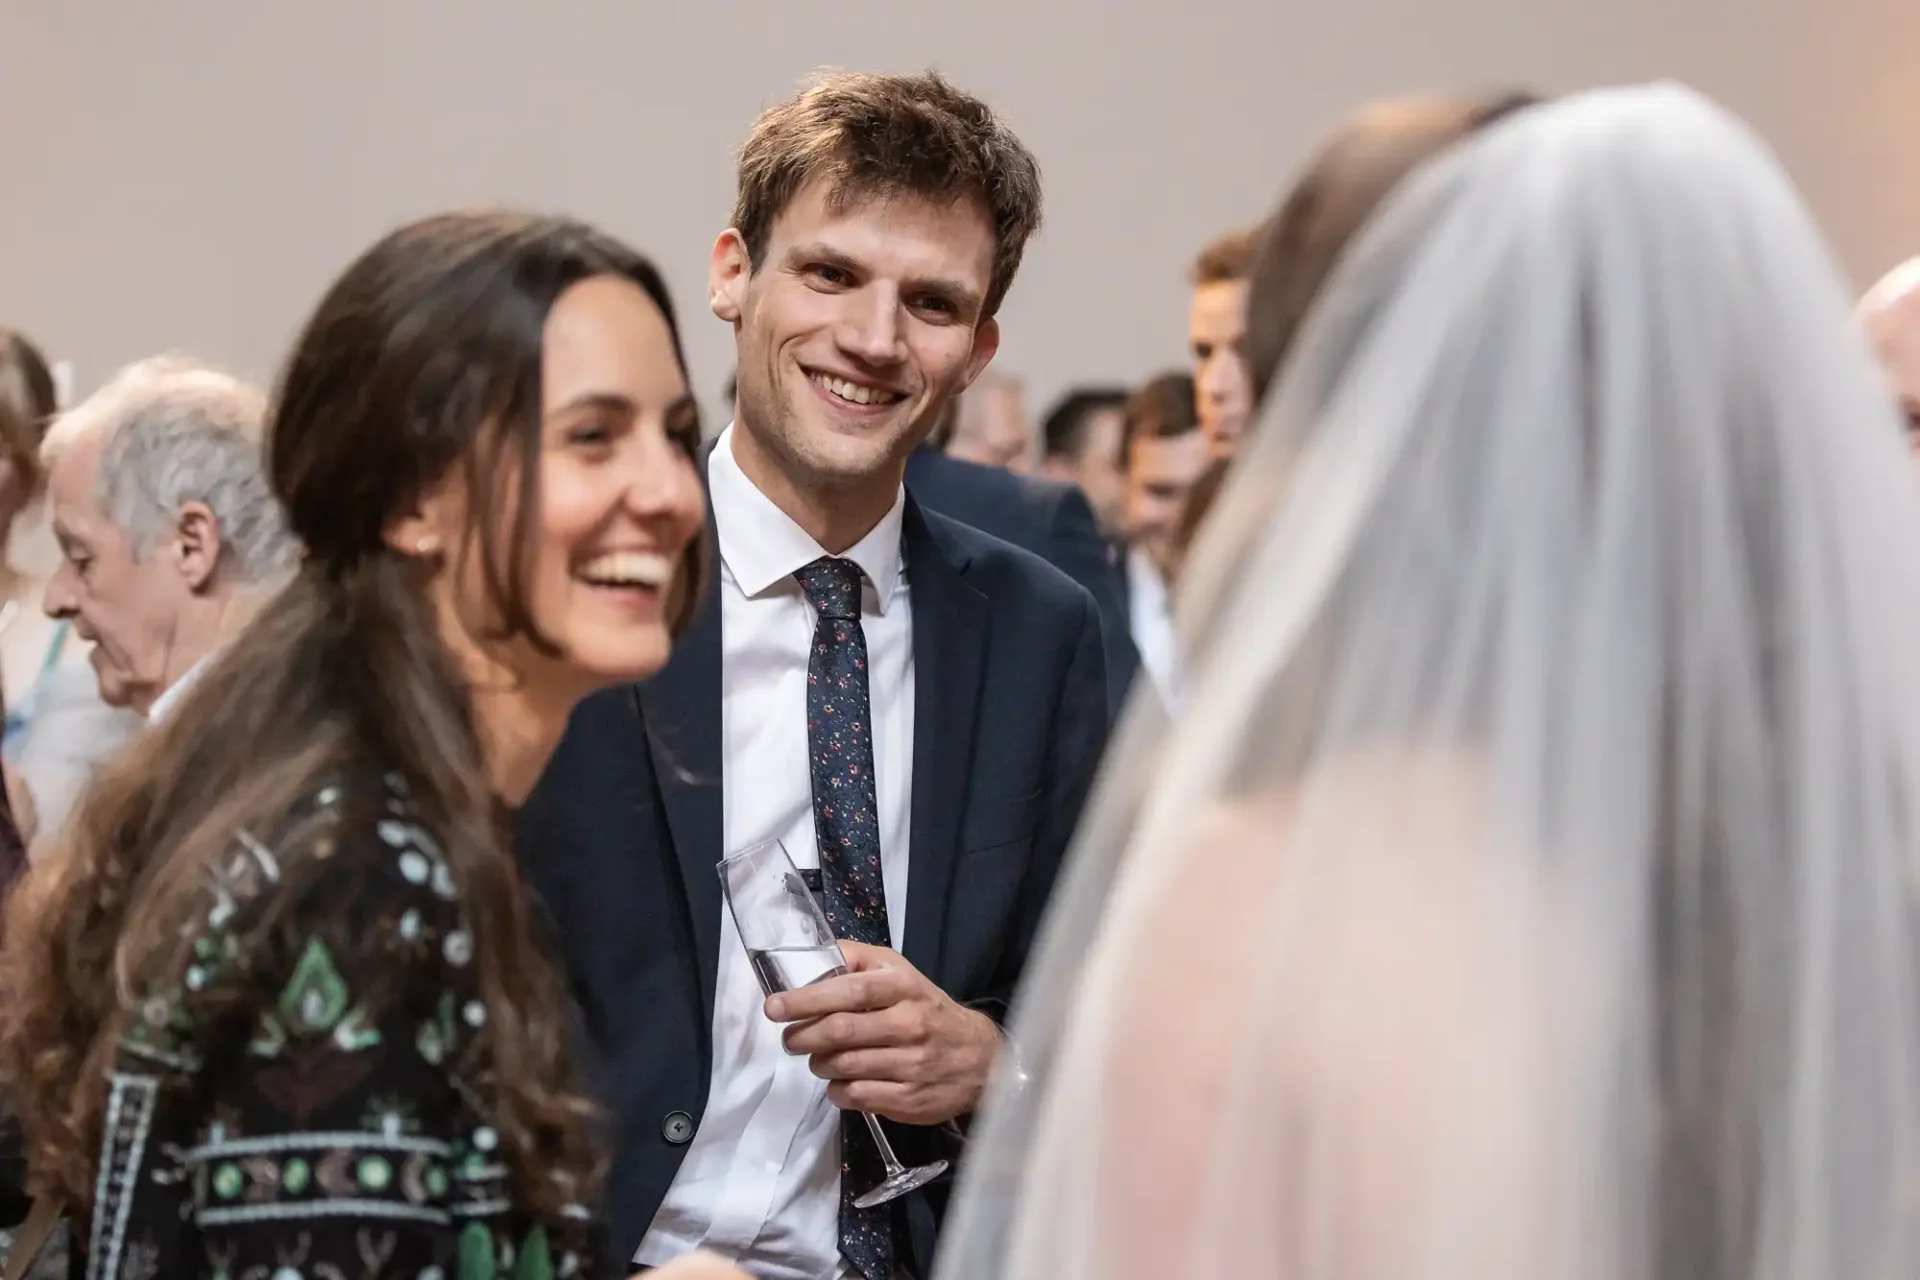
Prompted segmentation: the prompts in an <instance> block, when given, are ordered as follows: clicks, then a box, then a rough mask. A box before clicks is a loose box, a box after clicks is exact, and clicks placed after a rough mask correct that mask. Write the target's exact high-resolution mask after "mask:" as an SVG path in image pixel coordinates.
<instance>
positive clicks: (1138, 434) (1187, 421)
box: [1120, 371, 1200, 470]
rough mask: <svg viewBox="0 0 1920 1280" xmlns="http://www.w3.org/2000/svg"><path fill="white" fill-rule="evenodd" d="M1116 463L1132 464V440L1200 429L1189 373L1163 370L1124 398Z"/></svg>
mask: <svg viewBox="0 0 1920 1280" xmlns="http://www.w3.org/2000/svg"><path fill="white" fill-rule="evenodd" d="M1120 412H1121V420H1122V423H1123V424H1124V425H1123V426H1122V427H1121V434H1120V466H1121V468H1122V469H1123V470H1124V469H1125V468H1127V467H1129V466H1132V465H1133V444H1134V441H1136V440H1165V439H1169V438H1171V437H1173V436H1183V435H1186V434H1187V433H1188V432H1189V431H1198V430H1199V429H1200V409H1199V405H1198V403H1197V402H1196V400H1195V397H1194V388H1193V375H1192V374H1190V373H1186V372H1181V371H1176V372H1173V373H1163V374H1161V375H1160V376H1159V377H1157V378H1155V379H1154V380H1153V381H1151V382H1149V383H1147V385H1146V386H1144V387H1141V388H1140V389H1139V390H1138V391H1136V392H1134V393H1133V394H1132V395H1131V396H1128V397H1127V404H1126V407H1125V408H1124V409H1122V410H1121V411H1120Z"/></svg>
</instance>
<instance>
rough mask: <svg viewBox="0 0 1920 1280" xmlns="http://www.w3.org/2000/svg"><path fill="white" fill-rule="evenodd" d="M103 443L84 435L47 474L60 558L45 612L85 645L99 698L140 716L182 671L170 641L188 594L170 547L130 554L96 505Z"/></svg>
mask: <svg viewBox="0 0 1920 1280" xmlns="http://www.w3.org/2000/svg"><path fill="white" fill-rule="evenodd" d="M102 443H103V438H102V436H101V435H100V433H98V432H92V433H89V434H88V435H86V436H83V437H81V438H80V439H78V440H76V441H74V442H73V443H72V445H71V446H70V447H69V448H67V449H65V450H63V451H61V453H60V454H59V455H58V456H57V457H56V458H55V459H54V460H53V465H52V466H51V467H50V468H49V469H48V472H47V503H48V506H49V507H50V508H51V511H52V524H53V536H54V537H55V539H57V540H58V542H59V544H60V552H61V558H60V567H59V569H58V571H56V572H55V573H54V575H53V577H52V579H51V580H50V581H49V582H48V583H47V590H46V606H45V607H46V611H47V613H48V614H49V615H51V616H53V617H55V618H68V619H71V620H72V621H73V627H74V630H75V631H76V632H78V633H79V636H80V638H81V639H82V640H85V641H87V642H88V643H89V644H90V645H91V646H92V648H91V650H90V651H89V657H90V658H91V659H92V662H93V672H94V676H95V677H96V678H97V679H98V681H99V684H100V698H101V700H102V701H104V702H105V703H106V704H107V705H108V706H113V707H132V708H134V709H135V710H137V711H139V712H140V713H141V714H143V715H144V714H145V713H146V711H147V709H148V708H149V707H150V706H152V705H153V702H154V699H156V698H158V697H159V696H160V694H161V693H162V692H164V691H165V690H166V688H167V687H168V686H169V685H171V684H172V683H173V681H174V680H176V679H178V678H179V676H180V674H181V671H180V667H181V663H180V662H179V661H178V660H177V659H176V655H175V653H174V641H175V638H176V633H177V631H178V629H179V622H180V614H181V610H182V608H183V607H184V605H185V603H186V602H187V601H188V600H189V599H190V598H191V596H192V590H191V588H190V586H189V585H188V583H187V581H186V580H185V579H184V578H183V577H182V575H181V574H180V573H179V572H178V566H177V559H178V558H177V557H175V556H172V555H170V554H168V550H169V548H167V547H162V546H157V547H154V548H151V549H150V550H149V551H148V553H147V554H145V555H142V556H138V557H136V556H135V555H134V553H133V551H134V548H133V543H132V542H131V541H130V540H129V538H128V537H127V535H126V533H125V531H124V530H122V529H121V528H120V527H119V526H118V525H117V524H115V523H114V522H113V520H112V518H111V517H109V516H108V514H107V513H106V511H105V510H104V509H103V508H102V507H101V505H100V493H99V484H98V481H97V476H98V475H99V465H100V453H101V445H102Z"/></svg>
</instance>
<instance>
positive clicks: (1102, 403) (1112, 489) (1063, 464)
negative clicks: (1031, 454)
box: [1040, 387, 1127, 539]
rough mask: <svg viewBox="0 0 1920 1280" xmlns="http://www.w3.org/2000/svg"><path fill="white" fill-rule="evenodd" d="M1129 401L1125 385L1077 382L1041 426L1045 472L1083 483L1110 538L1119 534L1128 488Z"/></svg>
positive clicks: (1081, 486) (1065, 481) (1082, 488)
mask: <svg viewBox="0 0 1920 1280" xmlns="http://www.w3.org/2000/svg"><path fill="white" fill-rule="evenodd" d="M1126 405H1127V393H1126V390H1125V388H1122V387H1075V388H1073V389H1072V390H1071V391H1068V392H1067V393H1066V394H1065V395H1064V396H1062V397H1060V399H1059V400H1058V401H1057V402H1056V403H1055V404H1054V406H1053V408H1052V409H1050V410H1048V412H1047V416H1046V420H1045V421H1044V422H1043V423H1042V425H1041V450H1042V452H1041V457H1040V474H1041V475H1043V476H1045V477H1046V478H1047V479H1049V480H1055V481H1058V482H1060V483H1061V484H1070V485H1077V486H1079V489H1080V492H1082V493H1084V494H1086V495H1087V503H1088V505H1089V506H1091V507H1092V508H1093V518H1094V519H1095V520H1097V521H1099V523H1100V532H1101V533H1103V534H1104V535H1106V537H1107V538H1109V539H1116V538H1118V537H1119V534H1120V508H1121V503H1122V500H1123V499H1124V497H1125V494H1126V487H1127V481H1126V476H1125V474H1124V473H1123V472H1122V471H1121V469H1120V435H1121V432H1122V430H1123V424H1122V419H1123V414H1124V410H1125V409H1126Z"/></svg>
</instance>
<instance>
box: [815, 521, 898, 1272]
mask: <svg viewBox="0 0 1920 1280" xmlns="http://www.w3.org/2000/svg"><path fill="white" fill-rule="evenodd" d="M794 577H795V578H797V579H798V580H799V582H800V589H801V590H802V591H804V592H805V593H806V596H807V600H808V602H809V603H811V604H812V605H813V608H814V611H815V613H817V614H818V615H819V621H818V622H816V623H815V624H814V628H813V653H812V654H811V656H810V657H809V658H808V659H807V756H808V760H809V762H810V765H811V772H812V780H813V830H814V836H815V839H816V841H817V842H818V844H819V848H820V886H821V891H822V893H821V896H822V897H823V898H824V899H825V905H826V913H827V924H828V925H829V926H831V927H832V929H833V934H834V936H835V937H836V938H845V939H849V940H851V941H853V942H865V943H869V944H871V945H873V946H876V947H886V946H891V945H893V944H892V941H891V935H890V933H889V932H888V929H887V895H886V888H885V884H884V882H883V881H882V879H881V874H880V803H879V794H878V792H877V791H876V789H875V786H874V781H873V721H872V716H871V714H870V713H871V710H872V704H871V702H870V700H869V697H868V692H867V637H866V633H865V632H863V631H862V630H861V629H860V566H859V565H857V564H855V563H854V562H853V561H851V560H840V559H835V558H834V557H831V556H827V557H822V558H821V559H819V560H815V561H814V562H813V563H812V564H810V565H808V566H807V567H806V568H804V569H801V570H800V571H799V572H798V573H796V574H794ZM885 1176H886V1170H885V1167H884V1165H882V1163H881V1160H880V1151H879V1148H878V1147H876V1146H875V1145H874V1142H873V1136H872V1135H871V1134H869V1133H868V1132H867V1127H866V1122H865V1121H864V1120H862V1119H861V1118H860V1116H859V1114H858V1113H856V1112H852V1111H846V1112H842V1113H841V1116H840V1252H841V1255H842V1256H844V1257H845V1258H846V1260H847V1261H848V1262H849V1263H851V1264H853V1266H854V1267H855V1268H857V1269H858V1270H859V1272H860V1274H861V1275H863V1276H865V1277H867V1280H886V1277H889V1276H891V1275H892V1274H893V1231H892V1219H891V1215H890V1213H889V1211H888V1207H887V1206H885V1205H882V1206H880V1207H878V1208H874V1209H860V1208H856V1207H855V1206H854V1203H853V1198H854V1197H855V1196H857V1195H860V1194H863V1193H864V1192H866V1191H868V1190H870V1189H872V1188H873V1187H874V1186H876V1185H877V1184H878V1183H879V1182H880V1180H881V1179H882V1178H883V1177H885Z"/></svg>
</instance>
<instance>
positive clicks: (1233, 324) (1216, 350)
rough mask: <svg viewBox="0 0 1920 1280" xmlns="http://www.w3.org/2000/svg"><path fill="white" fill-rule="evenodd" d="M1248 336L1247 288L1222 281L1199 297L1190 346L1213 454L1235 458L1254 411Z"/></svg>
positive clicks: (1190, 319) (1199, 291)
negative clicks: (1244, 352) (1245, 341)
mask: <svg viewBox="0 0 1920 1280" xmlns="http://www.w3.org/2000/svg"><path fill="white" fill-rule="evenodd" d="M1246 333H1247V282H1246V281H1245V280H1221V281H1216V282H1215V283H1213V284H1203V285H1201V286H1199V287H1198V288H1196V289H1195V290H1194V291H1193V305H1192V307H1191V308H1189V310H1188V312H1187V345H1188V346H1189V347H1190V348H1191V349H1192V351H1193V384H1194V396H1195V404H1196V407H1197V408H1198V410H1199V413H1200V432H1201V434H1202V435H1204V436H1205V437H1206V441H1207V451H1208V453H1209V455H1210V456H1212V457H1215V458H1231V457H1232V456H1233V455H1234V452H1235V450H1237V449H1238V448H1239V447H1240V437H1241V436H1242V435H1244V434H1246V430H1247V419H1248V417H1249V415H1250V414H1251V413H1252V410H1253V379H1252V378H1251V377H1249V376H1248V374H1247V362H1246V358H1245V356H1243V355H1242V354H1241V350H1240V344H1241V341H1242V339H1244V338H1245V337H1246Z"/></svg>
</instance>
